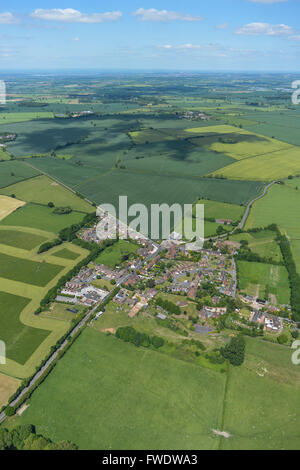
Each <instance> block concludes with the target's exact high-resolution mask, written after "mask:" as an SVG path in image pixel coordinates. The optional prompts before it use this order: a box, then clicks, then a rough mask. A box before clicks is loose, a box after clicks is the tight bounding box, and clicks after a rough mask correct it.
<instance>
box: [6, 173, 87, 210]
mask: <svg viewBox="0 0 300 470" xmlns="http://www.w3.org/2000/svg"><path fill="white" fill-rule="evenodd" d="M0 192H1V193H2V194H6V195H11V194H15V196H16V197H17V198H19V199H21V200H22V201H26V202H36V203H39V204H48V202H53V203H54V205H55V206H56V207H71V209H73V210H76V211H82V212H93V210H94V209H93V207H92V206H91V205H90V204H88V203H87V202H86V201H83V200H82V199H80V198H79V197H78V196H76V195H75V194H73V193H72V192H71V191H69V190H67V189H66V188H64V187H63V186H61V185H60V184H58V183H56V182H55V181H53V180H51V179H50V178H48V177H47V176H44V175H43V176H38V177H36V178H34V179H30V180H27V181H22V182H21V183H17V184H13V185H11V186H9V187H8V188H5V189H2V190H1V191H0Z"/></svg>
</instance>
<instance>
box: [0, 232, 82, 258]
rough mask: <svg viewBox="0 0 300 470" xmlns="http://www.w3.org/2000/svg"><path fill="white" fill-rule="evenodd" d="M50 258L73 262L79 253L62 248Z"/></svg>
mask: <svg viewBox="0 0 300 470" xmlns="http://www.w3.org/2000/svg"><path fill="white" fill-rule="evenodd" d="M0 234H1V232H0ZM52 256H55V257H56V258H63V259H70V260H75V259H77V258H79V256H80V255H79V253H75V251H71V250H69V249H68V248H63V249H62V250H59V251H55V252H54V253H52Z"/></svg>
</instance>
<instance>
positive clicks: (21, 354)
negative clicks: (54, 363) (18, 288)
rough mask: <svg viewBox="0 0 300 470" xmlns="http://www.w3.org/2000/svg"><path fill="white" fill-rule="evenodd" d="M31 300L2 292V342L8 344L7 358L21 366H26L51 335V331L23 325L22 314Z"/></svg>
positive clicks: (0, 325)
mask: <svg viewBox="0 0 300 470" xmlns="http://www.w3.org/2000/svg"><path fill="white" fill-rule="evenodd" d="M30 300H31V299H26V298H24V297H19V296H16V295H12V294H8V293H6V292H0V331H1V340H2V341H4V342H5V344H6V356H7V358H8V359H11V360H13V361H16V362H18V363H19V364H25V362H26V361H27V360H28V358H29V357H30V356H31V355H32V354H33V352H34V351H35V350H36V349H37V348H38V347H39V345H40V344H41V343H42V342H43V341H44V340H45V339H46V338H47V336H48V335H49V334H50V331H47V330H41V329H38V328H32V327H30V326H27V325H24V324H23V323H21V321H20V318H19V317H20V314H21V312H22V310H23V309H24V308H25V307H26V306H27V305H28V304H29V302H30Z"/></svg>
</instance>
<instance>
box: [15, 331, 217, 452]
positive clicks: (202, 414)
mask: <svg viewBox="0 0 300 470" xmlns="http://www.w3.org/2000/svg"><path fill="white" fill-rule="evenodd" d="M95 351H98V352H97V354H95ZM101 351H102V352H101ZM104 351H105V353H104ZM87 361H88V363H89V367H86V364H87ZM112 365H113V366H112ZM97 371H98V372H97ZM76 377H77V378H78V377H80V380H77V378H76ZM172 390H176V393H172V392H171V391H172ZM223 390H224V376H222V375H221V374H220V373H216V372H213V371H210V370H208V369H202V368H200V367H197V366H194V365H193V364H189V363H185V362H181V361H178V360H176V359H172V358H170V357H168V356H165V355H161V354H159V353H156V352H154V351H144V350H142V349H141V350H139V349H136V348H135V347H133V346H132V345H129V344H126V343H123V342H121V341H118V340H116V339H114V338H113V337H106V336H105V335H103V334H100V333H98V332H96V331H93V330H91V329H88V330H86V331H84V333H83V334H82V335H81V336H80V338H79V339H78V340H77V341H76V343H75V344H74V346H72V348H71V349H70V351H69V352H68V354H67V356H65V357H64V358H63V359H62V360H61V361H60V362H59V364H58V365H57V367H56V368H55V370H54V371H53V372H52V373H51V375H50V376H49V377H48V378H47V380H46V382H45V383H44V384H42V385H41V387H40V388H39V390H38V391H37V392H36V393H35V394H34V395H33V397H32V399H31V400H30V407H29V408H28V409H27V410H26V411H25V412H24V413H23V415H22V417H21V418H20V419H18V421H17V422H18V424H21V422H22V423H29V422H30V423H34V424H35V425H36V426H37V431H38V432H43V434H44V435H47V436H49V437H52V438H53V439H54V438H55V439H58V438H60V436H62V437H61V438H63V439H67V440H71V441H73V442H76V443H77V444H78V445H79V447H80V448H81V449H153V448H155V449H175V448H181V449H194V448H197V449H215V448H217V446H218V443H219V439H218V438H217V437H216V436H214V434H213V432H212V429H218V428H219V426H220V424H221V423H220V420H221V410H222V399H223ZM100 391H101V392H100ZM91 395H92V396H93V397H94V398H93V400H85V407H78V400H79V397H81V400H82V399H83V397H84V396H86V397H87V396H91ZM199 395H200V396H201V400H199ZM50 397H51V404H52V413H51V416H50V415H49V414H48V413H47V411H46V410H47V407H46V406H45V404H46V403H47V402H49V398H50ZM63 397H66V399H62V398H63ZM158 397H159V399H158ZM75 408H76V412H75ZM70 421H72V423H73V425H72V426H69V424H68V423H70ZM54 423H55V424H54ZM100 423H101V425H100ZM145 423H147V425H146V426H145ZM116 426H117V429H118V432H117V433H116V432H115V430H116Z"/></svg>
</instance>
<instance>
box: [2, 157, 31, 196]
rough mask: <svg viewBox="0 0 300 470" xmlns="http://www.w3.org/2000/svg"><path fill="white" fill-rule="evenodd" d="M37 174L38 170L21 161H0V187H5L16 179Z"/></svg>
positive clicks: (21, 179)
mask: <svg viewBox="0 0 300 470" xmlns="http://www.w3.org/2000/svg"><path fill="white" fill-rule="evenodd" d="M38 174H39V172H38V171H37V170H34V169H33V168H31V167H29V166H28V165H26V164H25V163H23V162H16V161H9V162H0V188H5V187H7V186H9V185H11V184H14V183H17V182H18V181H23V180H26V179H28V178H32V177H33V176H37V175H38ZM10 194H11V193H10ZM10 194H9V195H10Z"/></svg>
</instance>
